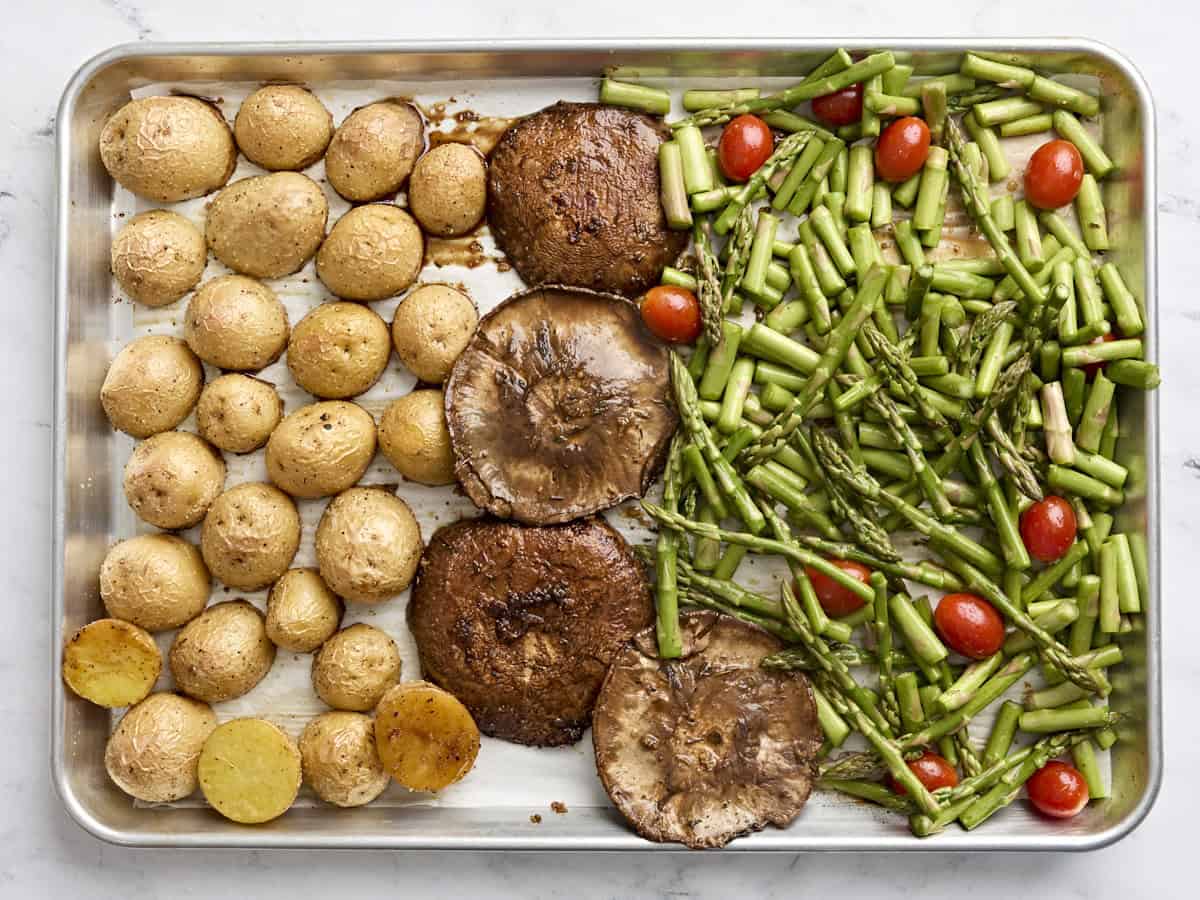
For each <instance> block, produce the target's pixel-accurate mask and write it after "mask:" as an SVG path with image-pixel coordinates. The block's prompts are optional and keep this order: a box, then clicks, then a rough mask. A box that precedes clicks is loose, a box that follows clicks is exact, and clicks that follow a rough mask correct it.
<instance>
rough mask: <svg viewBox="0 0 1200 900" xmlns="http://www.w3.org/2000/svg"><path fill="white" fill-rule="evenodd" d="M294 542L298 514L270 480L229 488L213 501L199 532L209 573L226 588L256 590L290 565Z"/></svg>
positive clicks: (297, 540)
mask: <svg viewBox="0 0 1200 900" xmlns="http://www.w3.org/2000/svg"><path fill="white" fill-rule="evenodd" d="M299 546H300V513H299V512H297V510H296V504H295V503H294V502H293V501H292V498H291V497H289V496H288V495H287V494H285V493H284V492H283V491H281V490H279V488H277V487H275V486H274V485H270V484H261V483H247V484H239V485H237V486H236V487H233V488H230V489H229V490H227V491H226V492H225V493H223V494H222V495H221V496H220V497H218V498H217V499H216V500H214V501H213V504H212V506H211V507H210V508H209V510H208V515H206V516H205V517H204V527H203V528H202V529H201V531H200V552H201V553H202V554H203V555H204V562H205V564H207V566H208V568H209V571H210V572H212V573H213V575H215V576H216V577H217V578H219V579H220V580H221V581H222V582H223V583H224V584H226V585H228V586H229V587H231V588H237V589H238V590H242V591H257V590H259V589H260V588H264V587H266V586H267V585H268V584H271V583H272V582H273V581H275V580H276V579H277V578H279V577H280V576H281V575H283V573H284V572H286V571H287V568H288V566H290V565H291V564H292V558H293V557H294V556H295V555H296V550H297V548H298V547H299Z"/></svg>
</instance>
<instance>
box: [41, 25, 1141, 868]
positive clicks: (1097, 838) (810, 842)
mask: <svg viewBox="0 0 1200 900" xmlns="http://www.w3.org/2000/svg"><path fill="white" fill-rule="evenodd" d="M842 46H845V47H849V48H875V47H886V48H890V49H896V50H911V51H943V52H952V51H961V50H963V49H979V50H1004V51H1016V52H1027V53H1031V52H1041V51H1044V52H1062V51H1074V52H1078V53H1082V54H1088V55H1091V56H1094V57H1098V58H1100V59H1102V60H1104V61H1105V62H1106V63H1108V64H1109V65H1111V66H1112V67H1114V68H1115V69H1116V70H1118V71H1120V72H1121V73H1122V74H1123V75H1124V77H1125V78H1126V79H1127V81H1128V82H1129V84H1130V85H1132V87H1133V88H1134V90H1135V91H1136V93H1137V97H1138V103H1139V107H1140V110H1141V115H1142V118H1143V129H1142V130H1143V133H1142V149H1143V175H1144V184H1143V189H1144V196H1143V201H1142V207H1143V209H1142V212H1143V216H1144V222H1143V227H1144V234H1143V247H1142V250H1143V253H1144V258H1145V269H1146V270H1145V282H1144V283H1145V291H1146V294H1145V296H1146V300H1147V304H1146V305H1147V311H1148V315H1149V319H1150V322H1149V323H1148V324H1150V325H1152V327H1151V328H1150V330H1149V334H1148V338H1147V343H1148V355H1149V356H1150V358H1152V359H1156V358H1157V346H1156V345H1157V325H1158V304H1157V242H1156V235H1157V212H1156V203H1155V188H1156V184H1157V165H1156V163H1157V157H1156V133H1155V112H1154V105H1153V100H1152V98H1151V96H1150V92H1149V88H1148V86H1147V84H1146V82H1145V80H1144V79H1143V78H1142V76H1141V74H1140V73H1139V72H1138V71H1137V69H1136V68H1135V67H1134V66H1133V65H1132V63H1130V62H1129V60H1127V59H1126V58H1125V57H1124V56H1122V55H1121V54H1119V53H1118V52H1117V51H1115V50H1113V49H1112V48H1110V47H1108V46H1107V45H1104V44H1101V43H1098V42H1095V41H1091V40H1086V39H1080V38H1061V39H1049V38H1046V39H1030V38H1002V37H998V38H994V39H987V40H981V39H976V38H953V37H947V38H936V39H911V38H908V39H905V38H899V39H897V38H870V37H867V38H855V39H853V40H849V41H847V40H838V39H835V38H815V39H809V40H793V39H787V38H748V39H737V38H715V39H699V38H678V39H674V38H661V39H660V38H653V39H649V38H648V39H628V38H621V39H613V40H606V39H588V40H571V39H544V40H543V39H538V40H497V41H484V40H472V41H395V42H393V41H386V42H332V43H325V42H298V43H291V42H260V43H232V44H230V43H174V44H172V43H158V44H156V43H148V44H129V45H120V46H116V47H113V48H111V49H109V50H107V51H105V52H103V53H101V54H99V55H97V56H96V57H94V58H92V59H91V60H89V61H87V62H86V63H84V64H83V65H82V66H81V67H80V69H79V70H78V71H77V72H76V73H75V74H74V76H73V77H72V78H71V80H70V82H69V83H68V85H67V86H66V89H65V90H64V93H63V96H62V100H61V102H60V104H59V110H58V118H57V123H58V133H57V144H56V154H57V157H56V162H57V166H56V171H57V178H58V200H57V205H56V215H57V223H56V232H55V237H56V240H55V268H54V283H55V300H54V316H53V322H54V354H53V364H54V372H53V382H54V411H53V421H54V425H53V435H54V438H53V440H54V450H53V459H54V463H53V472H54V486H53V492H54V496H53V507H52V508H53V518H52V522H53V537H52V551H51V552H52V560H51V563H52V579H51V589H52V591H53V598H52V615H51V624H50V634H49V636H48V637H49V640H50V646H51V653H50V657H51V670H50V673H49V675H50V678H51V680H52V684H53V685H54V687H53V690H52V692H51V703H50V707H51V729H50V730H51V747H50V749H51V769H52V781H53V783H54V785H55V789H56V790H57V791H58V794H59V796H60V797H61V798H62V801H63V803H64V806H65V807H66V810H67V812H68V814H69V815H70V816H71V817H72V818H73V819H74V820H75V821H76V822H77V823H78V824H79V825H80V826H81V827H82V828H84V829H85V830H87V831H88V832H89V833H91V834H93V835H95V836H96V837H98V838H100V839H102V840H104V841H107V842H110V843H113V844H120V845H129V846H147V847H155V846H175V847H239V848H247V849H250V848H264V849H265V848H288V849H306V848H331V849H364V848H380V849H444V850H455V849H473V850H481V849H486V850H507V849H521V850H599V851H618V850H656V851H659V852H673V851H678V850H680V848H678V847H675V846H667V845H659V844H652V843H649V842H646V841H644V840H642V839H640V838H638V837H637V836H636V835H634V834H632V833H631V832H628V831H624V830H622V831H620V832H617V833H612V832H609V833H605V834H600V833H592V834H580V833H567V834H562V835H559V834H556V833H553V832H550V831H545V832H542V833H541V834H530V835H518V834H515V833H510V834H501V835H497V834H491V835H483V836H481V835H451V834H443V835H432V834H430V835H420V836H413V835H382V836H380V835H373V836H369V837H364V836H362V835H356V834H354V833H340V834H339V833H335V832H332V831H326V832H315V833H312V834H292V833H287V832H285V831H282V830H275V829H271V828H260V829H251V828H235V829H233V830H221V831H217V830H208V831H205V830H198V831H193V832H182V833H177V832H149V831H144V830H139V829H136V828H128V829H121V828H114V827H111V826H110V825H108V824H106V823H104V822H102V821H100V820H99V819H98V818H97V817H96V816H95V815H94V814H93V813H92V811H91V810H89V809H88V808H87V806H86V804H84V803H83V802H82V801H81V800H80V798H79V797H78V796H77V794H76V793H75V791H74V789H73V788H72V786H71V784H70V783H69V779H68V773H67V769H66V753H67V737H68V736H67V735H66V733H65V729H64V727H63V723H64V708H65V704H66V702H67V698H66V696H65V691H64V687H63V683H62V680H61V677H60V674H59V673H60V667H61V647H62V633H61V632H62V624H63V621H64V616H65V603H64V601H65V595H64V590H65V578H64V576H65V571H64V558H65V556H64V555H65V551H66V546H65V542H66V534H65V520H66V510H65V479H66V476H67V446H66V437H67V390H68V385H67V383H66V382H67V379H66V373H67V349H68V348H67V331H68V310H69V298H68V291H69V273H70V269H69V266H70V260H69V258H68V252H67V251H68V222H69V218H70V214H71V209H70V197H69V193H68V191H67V186H68V181H69V178H70V175H71V163H72V158H71V122H72V116H71V113H72V110H73V109H74V108H75V106H76V104H77V103H78V102H79V100H80V95H81V92H82V91H83V90H84V88H85V87H86V86H87V84H88V83H89V82H90V80H91V79H92V78H93V77H95V76H96V75H97V74H98V73H101V72H102V71H104V70H105V69H107V68H108V67H110V66H112V65H114V64H117V63H121V62H124V61H129V60H136V59H139V58H146V57H155V56H207V55H220V56H235V57H236V56H270V55H278V56H308V55H315V54H322V55H341V54H349V55H357V54H377V53H389V54H403V53H453V52H489V53H496V54H506V53H518V52H534V53H544V54H547V55H550V54H560V53H569V52H592V53H608V54H610V55H612V56H613V57H614V58H616V57H618V56H619V55H620V54H621V53H632V52H647V51H651V52H671V51H685V52H686V51H700V50H703V51H713V52H722V51H726V52H728V51H735V50H743V51H753V52H783V51H793V52H797V51H808V52H821V51H826V52H828V51H832V50H834V49H836V48H837V47H842ZM597 75H599V73H597ZM1158 413H1159V404H1158V398H1157V395H1156V394H1151V395H1150V396H1149V397H1148V399H1147V408H1146V439H1147V444H1146V448H1145V450H1146V456H1147V468H1148V472H1147V494H1146V502H1147V516H1146V518H1147V528H1148V536H1147V537H1148V542H1149V545H1150V548H1151V551H1152V556H1153V558H1152V575H1153V577H1152V592H1151V593H1152V596H1151V598H1150V604H1149V609H1148V611H1147V613H1146V628H1147V635H1146V666H1145V668H1146V673H1145V675H1146V688H1145V690H1146V695H1147V696H1146V699H1147V706H1146V730H1147V734H1146V742H1147V756H1148V760H1147V765H1148V771H1147V783H1146V785H1145V788H1144V790H1143V792H1142V794H1141V797H1140V799H1139V801H1138V803H1137V805H1136V806H1135V807H1134V808H1133V809H1132V810H1131V811H1129V812H1128V813H1127V814H1126V815H1125V816H1124V817H1123V818H1122V820H1121V821H1120V822H1118V823H1116V824H1115V825H1114V826H1112V827H1110V828H1108V829H1106V830H1103V831H1099V832H1096V833H1092V834H1064V835H1061V836H1052V837H1047V836H1045V835H1040V836H1039V835H1021V834H999V835H989V833H988V829H986V828H985V829H982V830H981V831H979V832H974V833H971V834H970V835H967V836H964V837H963V838H961V839H957V840H953V841H949V842H948V841H942V840H937V839H931V840H924V841H919V840H915V839H913V838H912V837H910V836H908V834H907V833H906V832H904V831H902V830H897V832H896V833H895V835H891V836H887V837H879V836H869V837H862V836H859V837H856V836H855V835H853V834H827V835H819V836H816V837H812V836H810V837H807V838H805V839H804V840H797V839H796V838H795V837H794V836H791V835H789V834H788V832H786V831H768V832H763V833H760V834H758V835H755V836H754V838H753V840H752V841H750V842H737V843H735V844H734V845H733V846H732V847H731V848H729V851H727V852H738V851H741V852H755V851H779V852H795V851H800V850H841V851H851V850H892V851H894V850H917V851H946V850H1091V849H1096V848H1099V847H1103V846H1106V845H1108V844H1111V843H1113V842H1115V841H1117V840H1120V839H1121V838H1123V837H1125V836H1126V835H1127V834H1129V833H1130V832H1131V831H1132V830H1133V829H1134V828H1136V827H1137V826H1138V825H1139V824H1140V823H1141V822H1142V821H1143V820H1144V818H1145V816H1146V815H1147V814H1148V813H1149V811H1150V809H1151V807H1152V806H1153V804H1154V801H1155V799H1156V797H1157V794H1158V792H1159V789H1160V787H1161V783H1162V776H1163V763H1162V709H1161V703H1162V685H1161V646H1162V641H1161V634H1162V632H1161V628H1162V622H1161V611H1162V603H1161V585H1162V555H1161V537H1160V531H1159V504H1160V498H1159V486H1160V472H1159V453H1158V441H1159V436H1158ZM315 812H318V813H319V814H320V815H323V816H325V817H330V814H329V813H328V811H324V812H321V811H315ZM423 812H428V813H434V812H436V811H435V810H425V811H423ZM443 812H444V811H443ZM594 813H595V815H594V816H591V817H590V818H595V819H596V821H597V822H599V821H600V820H608V819H611V818H612V816H614V815H615V813H611V811H607V812H606V811H604V810H596V811H594ZM573 815H575V813H574V812H573ZM580 818H581V819H584V820H585V821H584V822H583V823H582V824H583V825H584V826H587V824H588V821H587V820H589V815H588V812H587V811H582V812H581V815H580ZM216 824H221V825H222V826H223V825H225V824H226V823H216V822H215V821H214V825H216ZM333 827H336V825H334V826H333Z"/></svg>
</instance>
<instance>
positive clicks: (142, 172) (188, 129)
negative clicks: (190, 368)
mask: <svg viewBox="0 0 1200 900" xmlns="http://www.w3.org/2000/svg"><path fill="white" fill-rule="evenodd" d="M100 161H101V162H102V163H104V168H105V169H107V170H108V174H109V175H111V176H112V177H113V179H114V180H115V181H116V182H117V183H118V184H120V185H121V186H122V187H125V188H127V189H129V190H131V191H133V193H135V194H137V195H138V196H139V197H146V198H148V199H150V200H157V201H159V202H160V203H176V202H178V201H180V200H190V199H191V198H193V197H200V196H203V195H204V194H207V193H209V192H210V191H215V190H216V189H217V188H219V187H220V186H221V185H223V184H224V183H225V182H227V181H228V180H229V176H230V175H232V174H233V168H234V165H235V164H236V163H237V149H236V148H235V147H234V146H233V135H232V134H231V133H230V131H229V126H228V125H227V124H226V123H225V118H224V116H222V115H221V113H220V112H218V111H217V109H216V107H214V106H212V105H211V104H209V103H205V102H204V101H203V100H198V99H197V98H195V97H144V98H142V99H140V100H130V101H129V102H128V103H126V104H125V105H124V106H122V107H121V108H120V109H118V110H117V111H116V112H115V113H113V115H112V117H111V118H110V119H109V120H108V121H107V122H106V123H105V124H104V130H103V131H101V132H100Z"/></svg>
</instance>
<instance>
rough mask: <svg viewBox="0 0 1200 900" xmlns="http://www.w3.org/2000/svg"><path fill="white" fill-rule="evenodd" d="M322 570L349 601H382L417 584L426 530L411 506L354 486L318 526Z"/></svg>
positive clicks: (375, 490) (332, 505)
mask: <svg viewBox="0 0 1200 900" xmlns="http://www.w3.org/2000/svg"><path fill="white" fill-rule="evenodd" d="M316 551H317V566H318V568H320V570H321V577H322V578H324V579H325V583H326V584H327V585H329V587H330V588H332V589H333V592H334V593H335V594H337V595H338V596H339V597H341V598H342V599H343V600H350V601H353V602H355V603H380V602H382V601H384V600H387V599H388V598H389V597H394V596H396V594H399V593H400V592H401V591H403V590H404V589H405V588H406V587H408V585H409V584H410V583H411V582H412V580H413V576H414V575H415V574H416V571H417V563H418V562H419V561H420V559H421V529H420V527H419V526H418V525H417V520H416V518H415V517H414V516H413V514H412V510H410V509H409V508H408V504H407V503H405V502H404V501H403V500H401V499H400V498H399V497H397V496H396V495H395V494H393V493H391V492H390V491H388V490H385V489H383V488H366V487H359V488H350V489H349V490H346V491H343V492H342V493H340V494H338V495H337V496H336V497H334V498H333V500H332V501H331V502H330V504H329V505H328V506H327V507H325V512H324V513H323V514H322V515H321V521H320V522H319V523H318V525H317V537H316Z"/></svg>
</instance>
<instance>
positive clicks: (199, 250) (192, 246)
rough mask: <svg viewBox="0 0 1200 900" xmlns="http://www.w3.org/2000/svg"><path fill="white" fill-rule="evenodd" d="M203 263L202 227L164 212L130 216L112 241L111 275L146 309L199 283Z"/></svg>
mask: <svg viewBox="0 0 1200 900" xmlns="http://www.w3.org/2000/svg"><path fill="white" fill-rule="evenodd" d="M207 262H208V247H207V246H206V245H205V243H204V235H203V234H201V233H200V229H199V228H197V227H196V226H195V225H193V224H192V223H191V222H189V221H188V220H187V219H185V218H184V217H183V216H181V215H179V213H174V212H168V211H167V210H165V209H152V210H150V211H149V212H144V213H141V214H139V215H136V216H134V217H133V218H132V219H130V220H129V221H128V222H126V223H125V225H124V226H123V227H122V228H121V230H120V231H119V232H117V236H116V237H115V238H113V242H112V272H113V277H115V278H116V279H117V284H119V285H120V286H121V290H123V291H124V292H125V293H126V294H128V295H129V296H130V298H131V299H133V300H136V301H137V302H138V303H141V304H143V305H145V306H166V305H167V304H169V303H174V302H175V301H176V300H178V299H179V298H180V297H182V296H183V295H184V294H186V293H187V292H188V291H190V290H191V289H192V288H194V287H195V286H196V285H198V284H199V283H200V276H202V275H203V274H204V265H205V263H207Z"/></svg>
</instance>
